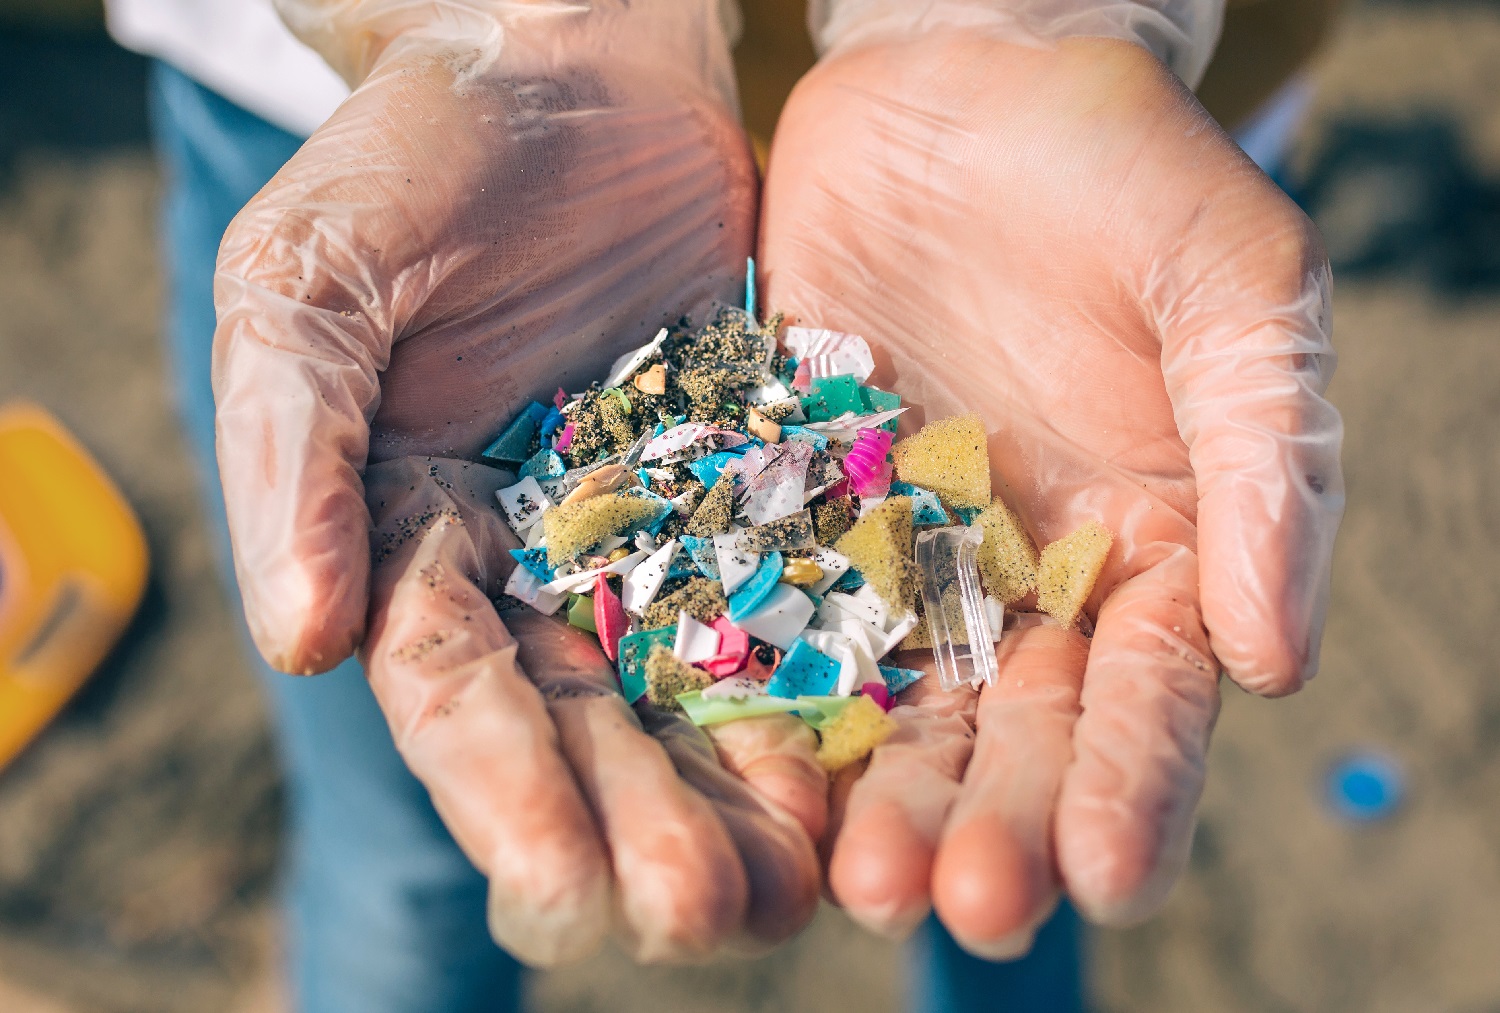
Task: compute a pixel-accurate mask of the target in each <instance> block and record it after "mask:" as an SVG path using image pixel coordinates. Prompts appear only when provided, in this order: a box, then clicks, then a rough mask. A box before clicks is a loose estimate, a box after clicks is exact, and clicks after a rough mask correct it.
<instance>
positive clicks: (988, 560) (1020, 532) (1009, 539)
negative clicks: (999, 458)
mask: <svg viewBox="0 0 1500 1013" xmlns="http://www.w3.org/2000/svg"><path fill="white" fill-rule="evenodd" d="M974 523H975V524H977V525H979V526H980V527H981V528H983V529H984V541H983V542H981V543H980V545H979V575H980V577H982V578H983V580H984V589H985V590H986V591H988V592H989V593H990V594H992V595H994V596H995V597H996V598H999V599H1000V600H1001V601H1003V602H1005V604H1007V605H1011V604H1014V603H1015V602H1018V601H1020V600H1021V599H1022V598H1024V597H1026V595H1027V594H1028V593H1029V592H1030V591H1031V589H1032V588H1034V587H1036V567H1037V552H1036V543H1035V542H1033V541H1032V540H1031V536H1030V535H1029V534H1027V533H1026V529H1025V528H1023V527H1022V526H1021V519H1020V518H1019V517H1017V516H1016V515H1015V512H1014V511H1012V510H1011V508H1010V507H1008V506H1006V504H1005V501H1004V500H1002V499H1001V498H1000V497H999V496H996V497H995V498H994V500H993V501H992V502H991V503H990V505H989V506H987V507H985V509H984V512H983V513H982V514H980V515H979V516H978V517H976V518H974Z"/></svg>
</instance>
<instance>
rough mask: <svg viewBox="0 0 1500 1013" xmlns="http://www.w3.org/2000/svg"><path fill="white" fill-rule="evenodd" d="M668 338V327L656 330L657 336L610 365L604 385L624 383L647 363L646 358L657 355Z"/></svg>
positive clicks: (611, 385)
mask: <svg viewBox="0 0 1500 1013" xmlns="http://www.w3.org/2000/svg"><path fill="white" fill-rule="evenodd" d="M666 340H667V329H666V328H665V327H663V328H662V329H661V330H659V331H657V332H656V337H654V338H652V339H651V340H650V341H649V342H648V343H647V344H644V345H642V346H641V347H640V348H637V349H636V350H635V351H633V352H626V353H625V354H624V355H622V356H620V357H619V358H618V359H616V360H615V363H614V365H613V366H610V367H609V376H607V377H605V379H604V384H603V386H605V387H618V386H619V385H620V384H622V383H624V382H625V381H626V380H627V379H628V378H629V377H630V376H631V374H633V373H634V372H635V371H636V370H638V369H640V368H641V367H642V366H644V365H645V364H646V360H647V359H649V358H651V356H653V355H655V354H656V352H657V350H658V349H660V348H661V345H662V342H663V341H666Z"/></svg>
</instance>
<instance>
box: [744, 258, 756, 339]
mask: <svg viewBox="0 0 1500 1013" xmlns="http://www.w3.org/2000/svg"><path fill="white" fill-rule="evenodd" d="M755 309H756V306H755V258H754V257H746V258H745V316H747V317H749V318H750V320H751V322H752V323H753V322H754V321H755Z"/></svg>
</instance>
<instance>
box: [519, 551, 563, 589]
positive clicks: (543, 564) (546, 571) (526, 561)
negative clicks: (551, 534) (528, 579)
mask: <svg viewBox="0 0 1500 1013" xmlns="http://www.w3.org/2000/svg"><path fill="white" fill-rule="evenodd" d="M510 555H511V558H512V559H514V560H515V561H516V562H518V563H520V564H521V565H522V566H524V567H525V568H526V569H527V570H529V571H530V572H531V574H532V576H534V577H536V578H537V581H538V586H540V585H541V584H547V583H550V582H551V580H552V573H553V568H552V567H551V566H548V565H547V550H546V549H511V550H510Z"/></svg>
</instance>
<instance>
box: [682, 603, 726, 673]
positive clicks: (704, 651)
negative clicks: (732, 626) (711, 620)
mask: <svg viewBox="0 0 1500 1013" xmlns="http://www.w3.org/2000/svg"><path fill="white" fill-rule="evenodd" d="M672 653H673V654H675V655H677V657H678V658H680V659H681V660H683V661H686V662H687V663H688V664H689V665H691V664H693V663H694V662H695V661H707V660H708V659H709V658H712V657H713V656H714V655H716V654H718V653H719V631H718V630H716V629H714V628H713V627H712V626H706V625H704V624H703V623H700V622H699V621H698V620H696V619H694V618H693V617H692V616H690V615H688V614H687V613H686V612H679V613H677V640H676V641H675V642H674V643H673V644H672Z"/></svg>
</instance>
